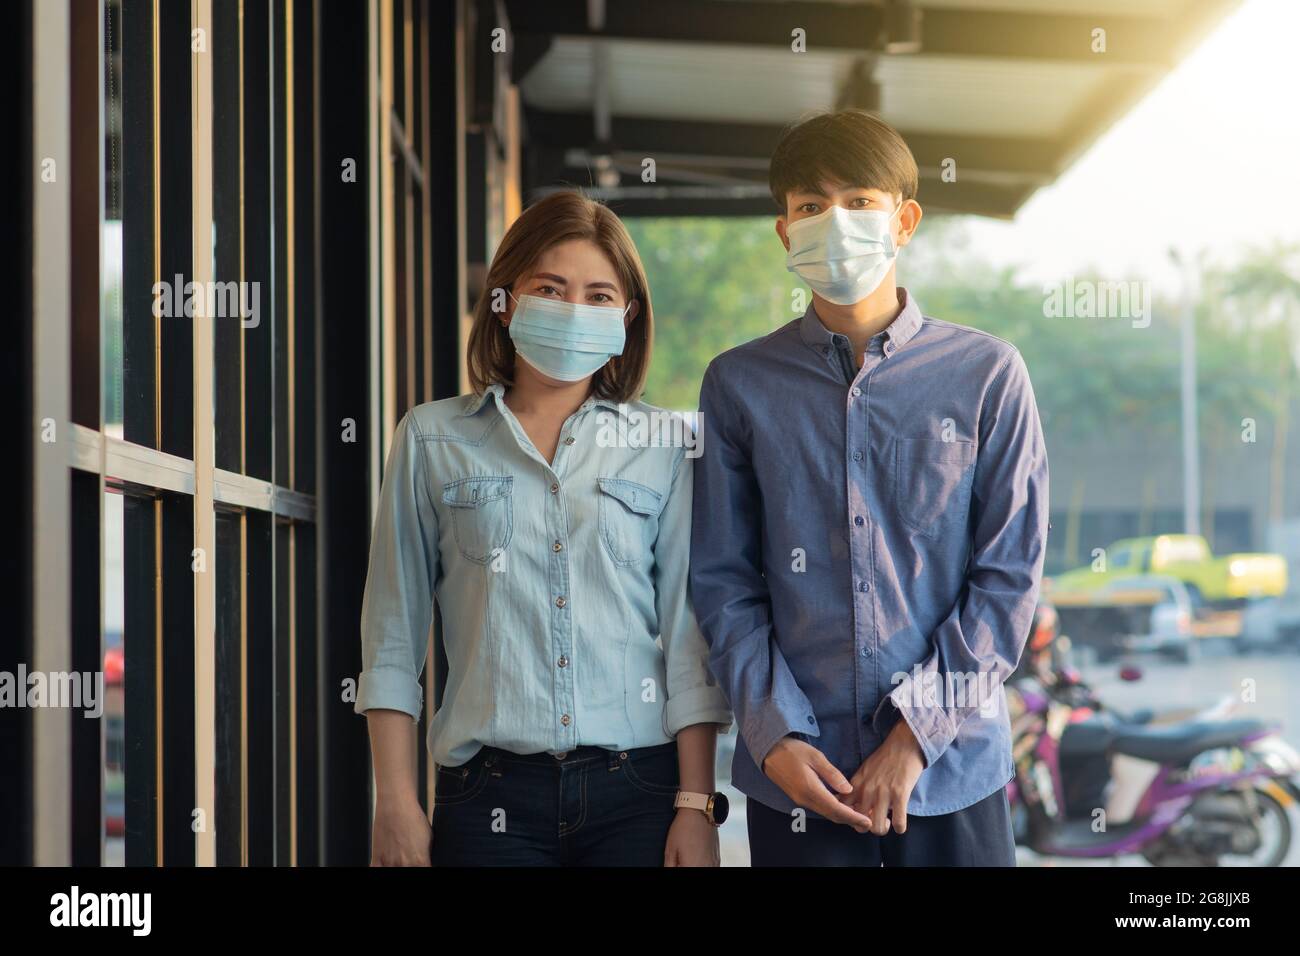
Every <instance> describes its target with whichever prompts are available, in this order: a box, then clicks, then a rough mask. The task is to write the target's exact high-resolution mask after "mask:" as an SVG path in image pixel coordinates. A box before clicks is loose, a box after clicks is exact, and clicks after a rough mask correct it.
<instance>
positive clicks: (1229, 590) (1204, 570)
mask: <svg viewBox="0 0 1300 956" xmlns="http://www.w3.org/2000/svg"><path fill="white" fill-rule="evenodd" d="M1152 574H1160V575H1167V576H1169V577H1173V578H1177V579H1178V580H1180V581H1182V582H1183V583H1184V584H1185V585H1186V586H1187V590H1188V592H1189V593H1190V594H1191V596H1192V599H1193V601H1195V602H1196V603H1198V604H1201V605H1204V606H1208V607H1212V608H1240V607H1242V606H1243V605H1245V604H1246V603H1247V602H1249V601H1251V600H1252V599H1255V598H1271V597H1278V596H1279V595H1281V594H1284V593H1285V592H1286V588H1287V565H1286V558H1284V557H1282V555H1280V554H1229V555H1225V556H1222V557H1217V558H1216V557H1214V556H1213V555H1211V554H1210V546H1209V544H1208V543H1206V540H1205V539H1204V538H1202V537H1201V536H1200V535H1196V534H1161V535H1156V536H1154V537H1150V538H1125V539H1124V540H1122V541H1116V542H1115V543H1114V544H1112V545H1110V547H1108V548H1106V549H1105V555H1104V557H1103V556H1098V557H1097V559H1096V560H1095V561H1094V562H1093V564H1092V565H1089V566H1088V567H1084V568H1076V569H1074V570H1073V571H1067V572H1065V573H1064V574H1060V575H1057V576H1056V577H1055V578H1054V579H1053V580H1052V582H1051V587H1050V593H1051V596H1052V600H1053V601H1059V602H1061V603H1070V597H1071V596H1080V597H1083V596H1086V595H1087V594H1088V592H1092V591H1098V590H1101V589H1102V588H1103V587H1105V586H1106V585H1107V584H1111V583H1113V582H1115V581H1119V580H1123V579H1124V578H1131V577H1137V576H1141V575H1152Z"/></svg>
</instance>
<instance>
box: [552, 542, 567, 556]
mask: <svg viewBox="0 0 1300 956" xmlns="http://www.w3.org/2000/svg"><path fill="white" fill-rule="evenodd" d="M551 550H552V551H554V552H556V553H557V554H558V553H559V552H561V551H563V550H564V545H562V544H560V542H558V541H557V542H555V544H553V545H551Z"/></svg>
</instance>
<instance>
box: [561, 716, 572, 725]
mask: <svg viewBox="0 0 1300 956" xmlns="http://www.w3.org/2000/svg"><path fill="white" fill-rule="evenodd" d="M560 723H562V724H564V726H566V727H567V726H569V724H571V723H573V718H572V717H570V716H569V715H568V714H561V715H560Z"/></svg>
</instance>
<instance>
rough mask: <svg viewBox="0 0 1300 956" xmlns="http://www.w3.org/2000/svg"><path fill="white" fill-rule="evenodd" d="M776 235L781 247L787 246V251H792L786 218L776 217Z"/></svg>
mask: <svg viewBox="0 0 1300 956" xmlns="http://www.w3.org/2000/svg"><path fill="white" fill-rule="evenodd" d="M776 235H777V238H779V239H780V240H781V245H783V246H785V251H786V252H789V251H790V237H789V236H787V235H786V234H785V216H777V217H776Z"/></svg>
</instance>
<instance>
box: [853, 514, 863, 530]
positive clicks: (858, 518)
mask: <svg viewBox="0 0 1300 956" xmlns="http://www.w3.org/2000/svg"><path fill="white" fill-rule="evenodd" d="M853 523H854V524H855V525H857V526H858V527H859V528H861V527H862V525H863V521H862V515H857V516H856V517H855V518H854V519H853Z"/></svg>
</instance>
